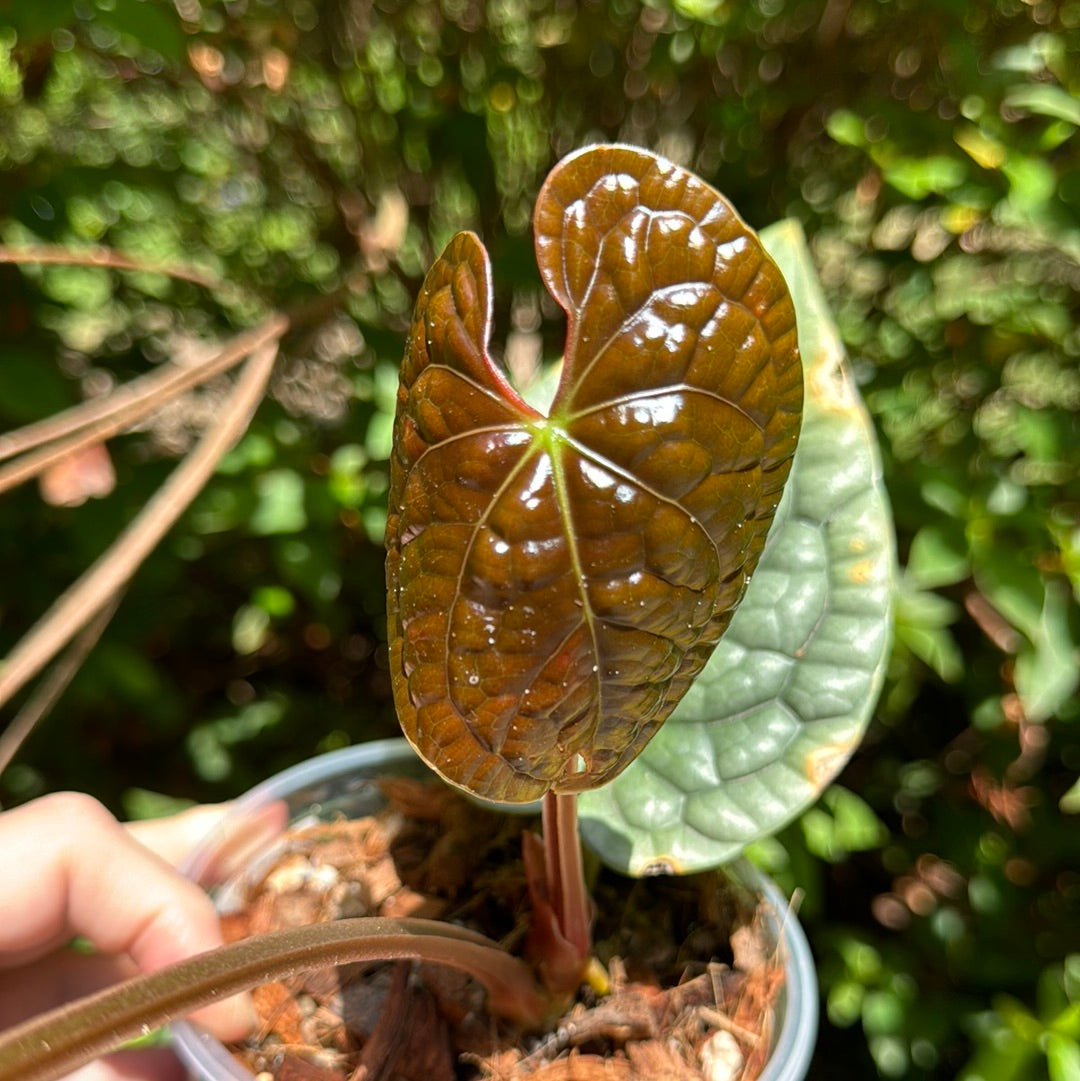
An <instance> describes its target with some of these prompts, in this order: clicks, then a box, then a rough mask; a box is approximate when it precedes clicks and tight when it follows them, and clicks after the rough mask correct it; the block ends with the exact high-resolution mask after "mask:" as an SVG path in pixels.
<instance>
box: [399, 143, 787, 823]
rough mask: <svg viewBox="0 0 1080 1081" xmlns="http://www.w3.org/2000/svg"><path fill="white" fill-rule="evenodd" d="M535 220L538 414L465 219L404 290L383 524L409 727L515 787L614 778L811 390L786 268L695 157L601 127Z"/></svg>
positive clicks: (731, 580)
mask: <svg viewBox="0 0 1080 1081" xmlns="http://www.w3.org/2000/svg"><path fill="white" fill-rule="evenodd" d="M535 233H536V252H537V258H538V261H539V265H540V270H541V274H542V275H543V278H544V281H545V283H546V285H547V287H548V289H549V290H550V291H551V293H552V295H553V296H554V297H555V298H556V299H557V300H558V302H559V303H560V304H561V305H562V306H563V308H564V309H565V310H566V313H567V316H568V334H567V347H566V356H565V362H564V368H563V373H562V378H561V381H560V384H559V387H558V390H557V392H556V395H555V399H554V402H553V404H552V407H551V410H550V415H549V416H547V417H545V416H543V415H542V414H540V413H537V412H536V411H535V410H533V409H531V408H530V407H529V406H528V405H526V404H525V403H524V402H523V401H522V400H521V398H520V397H519V396H518V395H517V394H516V393H515V391H514V390H513V389H512V388H511V387H510V385H509V384H508V383H507V381H506V379H505V377H504V376H503V375H502V374H501V373H500V372H499V371H498V369H496V368H495V366H494V365H493V363H492V361H491V359H490V357H489V356H488V353H487V341H488V336H489V332H490V321H491V314H490V309H491V282H490V270H489V266H488V261H487V256H486V253H485V252H484V250H483V248H482V246H481V245H480V242H479V240H478V239H477V238H476V237H475V236H474V235H472V234H470V233H462V234H459V235H458V236H457V237H455V238H454V240H452V241H451V243H450V245H449V246H448V247H447V249H446V251H445V252H444V253H443V255H442V256H441V257H440V259H439V260H438V261H437V262H436V263H435V265H434V266H433V267H432V268H431V271H430V272H429V274H428V276H427V279H426V280H425V282H424V286H423V289H422V291H421V293H420V297H419V299H418V301H417V305H416V312H415V316H414V319H413V324H412V329H411V332H410V335H409V340H408V346H407V351H406V356H405V360H404V363H403V366H402V372H401V383H400V388H399V392H398V403H397V417H396V422H395V429H394V452H393V460H392V463H391V469H392V472H391V490H390V507H389V519H388V523H387V547H388V560H387V580H388V586H389V604H388V609H389V611H388V614H389V636H390V663H391V671H392V676H393V680H394V691H395V700H396V704H397V709H398V714H399V717H400V720H401V724H402V728H403V729H404V731H405V734H406V736H407V737H408V738H409V740H410V742H411V743H412V744H413V745H414V746H415V747H416V749H417V750H418V751H419V753H420V754H421V756H422V757H423V758H425V759H426V760H427V761H428V762H429V763H430V764H431V765H432V766H433V767H434V768H435V769H436V770H438V771H439V772H440V773H442V774H443V775H444V776H445V777H446V778H447V779H448V780H450V781H452V782H454V783H455V784H458V785H461V786H462V787H465V788H467V789H470V790H471V791H473V792H475V793H477V794H479V795H481V796H485V797H487V798H491V799H499V800H506V801H510V802H523V801H527V800H530V799H535V798H536V797H538V796H540V795H541V794H543V793H544V792H545V791H547V790H548V789H554V790H557V791H574V790H581V789H585V788H591V787H594V786H596V785H599V784H602V783H604V782H605V781H607V780H610V779H611V778H612V777H614V776H615V775H617V774H618V773H619V772H620V771H621V770H622V769H623V768H624V767H625V766H627V765H628V764H629V763H630V762H631V761H632V760H633V758H634V757H635V756H636V755H637V754H638V752H639V751H640V750H641V749H642V748H643V747H644V746H645V744H646V743H647V742H648V740H649V738H650V737H651V736H652V734H653V733H654V732H655V731H656V730H657V728H658V727H659V726H660V725H661V724H662V723H663V721H664V719H665V718H666V717H667V716H668V714H669V713H670V712H671V710H672V709H673V708H674V706H675V704H676V703H677V702H678V700H679V699H680V698H681V697H682V695H683V693H684V692H685V691H686V689H687V687H688V686H689V684H690V682H691V681H692V680H693V678H694V676H695V675H696V674H697V673H698V672H699V671H700V669H701V666H702V665H703V664H704V662H705V660H706V659H707V657H708V656H709V654H710V653H711V652H712V649H713V647H714V646H715V644H716V642H717V640H718V639H719V638H720V636H721V634H722V633H723V631H724V629H725V627H726V626H727V624H728V622H729V620H730V618H731V615H732V613H733V611H734V609H735V606H736V605H737V604H738V602H739V599H740V597H741V596H742V593H743V590H744V588H745V585H746V581H747V579H748V578H749V575H750V574H751V573H752V571H753V568H754V566H755V564H756V562H757V558H758V556H759V554H760V552H761V548H762V545H763V543H764V540H765V534H766V531H767V529H768V526H769V523H770V521H771V520H772V516H773V513H774V512H775V509H776V506H777V504H778V502H779V499H780V495H781V490H782V488H783V484H784V481H785V479H786V477H787V474H788V471H789V469H790V464H791V457H792V454H793V452H794V449H795V442H796V438H797V436H798V428H799V417H800V412H801V405H802V375H801V369H800V365H799V360H798V352H797V346H796V337H795V316H794V309H793V307H792V303H791V300H790V297H789V295H788V291H787V287H786V286H785V284H784V281H783V278H782V277H781V275H780V272H779V271H778V270H777V268H776V266H775V265H774V264H773V263H772V261H771V260H770V259H769V258H768V257H767V256H766V255H765V253H764V251H763V249H762V248H761V245H760V243H759V242H758V240H757V238H756V237H755V236H754V235H753V233H751V232H750V231H749V230H748V228H747V227H746V226H745V225H744V224H743V223H742V222H741V221H740V220H739V218H738V217H737V216H736V214H735V212H734V211H733V210H732V209H731V207H730V206H729V205H728V204H727V203H726V202H725V201H724V199H723V198H722V197H721V196H720V195H719V194H718V193H717V192H715V191H714V190H713V189H712V188H710V187H709V186H708V185H706V184H705V183H703V182H702V181H701V180H699V179H698V178H697V177H695V176H693V175H692V174H690V173H688V172H686V171H684V170H682V169H680V168H678V167H676V166H674V165H672V164H671V163H670V162H667V161H665V160H664V159H662V158H658V157H656V156H655V155H653V154H651V153H649V152H647V151H644V150H639V149H635V148H631V147H625V146H601V147H592V148H589V149H587V150H584V151H581V152H579V153H577V154H575V155H572V156H571V157H569V158H566V159H564V160H563V161H562V162H561V163H560V164H559V165H558V166H556V168H555V170H554V171H553V172H552V173H551V175H550V176H549V177H548V180H547V182H546V183H545V185H544V187H543V189H542V190H541V192H540V196H539V198H538V200H537V205H536V215H535Z"/></svg>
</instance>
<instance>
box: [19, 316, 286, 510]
mask: <svg viewBox="0 0 1080 1081" xmlns="http://www.w3.org/2000/svg"><path fill="white" fill-rule="evenodd" d="M291 322H292V320H291V319H290V318H289V317H288V316H286V315H282V314H280V313H278V314H275V315H272V316H270V318H269V319H267V320H265V321H264V322H263V323H261V324H260V325H259V326H258V327H256V328H255V329H254V330H249V331H246V332H245V333H243V334H238V335H237V336H236V337H235V338H233V339H232V340H231V341H230V342H229V343H228V344H227V345H226V346H225V348H224V349H222V350H221V351H220V352H218V353H215V354H214V355H213V356H211V357H208V358H207V359H206V360H205V361H204V362H202V363H201V364H195V365H192V366H191V367H181V366H179V365H177V364H169V365H166V366H165V367H163V368H160V369H157V370H155V371H152V372H148V373H147V374H146V375H142V376H139V377H138V378H137V379H133V380H131V381H130V382H129V383H125V384H124V385H123V386H121V387H118V388H117V389H116V390H115V391H113V392H112V393H111V394H109V395H107V396H105V397H102V398H93V399H91V400H90V401H87V402H81V403H80V404H79V405H75V406H72V407H71V408H70V409H65V410H64V411H63V412H61V413H56V414H54V415H53V416H51V417H46V418H45V419H44V420H40V421H36V422H34V423H33V424H27V425H25V426H24V427H22V428H18V429H16V430H15V431H14V432H9V433H7V434H6V435H0V460H2V459H4V458H11V457H13V456H14V455H18V454H24V453H25V452H26V451H28V450H31V449H33V448H34V447H37V446H41V445H42V444H43V443H50V442H52V441H53V440H57V439H61V438H63V437H65V436H71V438H70V439H65V440H64V442H62V443H58V444H57V445H55V446H51V447H46V448H44V449H43V450H41V451H40V452H38V453H37V454H34V455H27V456H26V457H25V458H23V459H21V460H20V461H16V462H13V463H12V464H11V465H9V466H6V467H4V468H3V469H0V492H5V491H7V490H8V489H9V488H13V487H15V486H16V485H18V484H21V483H22V482H23V481H26V480H29V479H30V478H31V477H33V476H36V475H37V474H38V473H40V472H41V471H42V470H44V469H47V468H48V467H49V466H50V465H53V464H54V463H55V462H57V461H59V460H60V459H61V458H64V457H66V456H67V455H69V454H71V453H73V452H75V451H77V450H80V449H81V448H82V447H85V446H88V445H89V444H91V443H100V442H102V441H103V440H105V439H107V438H108V437H109V436H111V435H115V434H116V433H117V432H119V431H122V430H123V429H124V428H127V427H129V426H130V425H132V424H134V423H135V422H136V421H138V420H140V419H142V418H143V417H144V416H146V415H147V414H149V413H152V412H153V411H154V410H155V409H157V408H158V407H159V406H160V405H161V404H162V403H163V402H164V401H165V400H166V399H168V398H171V397H174V396H175V395H177V394H181V393H183V392H184V391H186V390H190V389H191V388H192V387H194V386H198V385H199V384H200V383H205V382H206V381H207V380H208V379H212V378H213V377H214V376H215V375H219V374H220V373H221V372H224V371H228V369H229V368H231V367H233V366H234V365H236V364H239V362H240V361H241V360H243V359H244V357H246V356H249V355H250V354H251V353H252V352H253V351H254V350H256V349H259V348H261V347H262V346H263V345H265V344H266V343H267V342H270V341H277V340H278V339H279V338H280V337H281V336H282V335H283V334H284V333H285V331H286V330H288V329H289V326H290V325H291ZM80 429H84V430H83V431H80ZM73 433H78V434H73Z"/></svg>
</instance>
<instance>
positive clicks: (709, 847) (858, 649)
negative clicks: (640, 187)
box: [580, 222, 895, 874]
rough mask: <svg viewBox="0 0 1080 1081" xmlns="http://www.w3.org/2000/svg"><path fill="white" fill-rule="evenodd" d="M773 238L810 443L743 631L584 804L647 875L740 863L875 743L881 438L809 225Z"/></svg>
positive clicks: (885, 513) (594, 841)
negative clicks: (863, 742) (827, 293)
mask: <svg viewBox="0 0 1080 1081" xmlns="http://www.w3.org/2000/svg"><path fill="white" fill-rule="evenodd" d="M762 241H763V243H765V244H766V246H767V248H768V250H769V252H770V253H771V254H772V255H773V257H774V258H775V259H776V260H777V262H778V263H779V265H780V267H781V268H782V270H783V271H784V273H785V276H786V277H787V280H788V285H789V287H790V288H791V292H792V296H793V298H794V300H795V305H796V310H797V312H798V318H799V336H800V346H801V350H802V353H803V358H804V364H805V367H806V403H805V412H804V421H803V432H802V436H801V438H800V442H799V448H798V450H797V452H796V455H795V465H794V467H793V469H792V474H791V479H790V481H789V482H788V488H787V490H786V492H785V494H784V499H783V501H782V503H781V505H780V509H779V511H778V512H777V515H776V520H775V522H774V525H773V529H772V532H771V533H770V535H769V539H768V542H767V544H766V547H765V552H764V554H763V555H762V558H761V563H760V564H759V566H758V570H757V572H756V574H755V575H754V577H753V578H752V579H751V580H750V586H749V588H748V590H747V594H746V597H745V599H744V600H743V603H742V605H741V607H740V608H739V610H738V611H737V612H736V614H735V617H734V619H733V620H732V622H731V626H730V627H729V628H728V632H727V634H726V635H725V637H724V638H723V640H722V641H721V642H720V644H719V646H718V647H717V649H716V652H715V653H714V654H713V656H712V658H711V660H710V661H709V663H708V665H707V666H706V668H705V670H704V672H703V673H702V675H701V677H700V678H699V679H698V681H697V683H696V684H695V685H694V686H693V687H692V688H691V689H690V691H689V692H688V693H687V695H686V697H685V698H684V699H683V701H682V703H681V704H680V705H679V707H678V708H677V709H676V710H675V712H674V713H673V714H672V716H671V718H670V720H669V721H668V723H667V725H666V726H665V727H664V728H663V729H662V730H661V731H660V733H659V734H658V735H657V736H656V738H655V739H654V740H653V742H652V743H651V744H650V745H649V746H648V747H647V748H646V749H645V751H644V752H643V753H642V755H641V756H640V757H639V758H638V760H637V761H636V762H635V763H634V764H633V766H631V767H630V769H628V770H627V771H626V772H625V773H624V774H623V775H622V776H621V777H618V778H616V780H615V781H614V782H613V783H612V784H610V785H607V786H606V787H604V788H602V789H599V790H597V791H594V792H589V793H586V794H584V795H583V796H582V799H581V807H580V814H581V820H582V831H583V834H584V837H585V840H586V841H587V842H588V844H589V845H590V846H591V847H592V848H593V849H595V850H596V851H597V852H598V853H599V855H600V856H601V857H602V858H603V859H604V860H605V861H606V862H609V863H611V864H613V865H614V866H616V867H618V868H620V869H623V870H626V871H628V872H629V873H632V874H643V873H648V872H652V871H657V870H674V871H679V872H687V871H693V870H697V869H701V868H704V867H709V866H715V865H717V864H720V863H723V862H725V861H726V860H729V859H731V858H733V857H734V856H735V855H737V854H738V853H739V852H740V851H741V850H742V849H743V848H744V847H745V846H746V845H748V844H750V843H751V842H752V841H754V840H756V839H758V838H760V837H763V836H765V835H768V834H771V833H773V832H775V831H776V830H777V829H779V828H780V827H781V826H782V825H784V824H785V823H786V822H788V821H789V820H790V819H791V818H793V817H794V816H795V815H796V814H798V813H799V812H800V811H801V810H803V809H804V808H805V807H807V806H808V805H809V804H810V803H811V802H812V801H813V800H814V799H815V798H816V796H817V795H818V793H819V792H820V791H821V790H822V788H823V787H824V786H825V785H826V784H827V783H828V782H829V781H830V780H831V779H832V778H833V777H834V776H835V775H836V773H837V772H838V770H839V769H840V767H841V766H842V765H843V764H844V762H845V761H846V760H847V758H848V756H849V755H850V754H851V752H852V751H853V750H854V748H855V747H856V745H857V744H858V742H859V740H860V739H861V737H862V733H863V730H864V728H865V726H866V723H867V721H868V720H869V717H870V714H871V712H872V711H873V708H874V705H875V703H876V701H877V697H878V693H879V691H880V688H881V684H882V680H883V678H884V670H885V662H886V658H887V654H888V648H889V639H890V626H891V615H892V592H893V580H894V561H895V554H894V545H893V536H892V523H891V519H890V515H889V509H888V502H887V499H886V496H885V492H884V490H883V488H882V484H881V471H880V464H879V460H878V453H877V449H876V442H875V438H874V434H873V429H872V426H871V424H870V421H869V418H868V417H867V415H866V413H865V411H864V409H863V407H862V403H861V402H860V400H859V398H858V395H857V393H856V391H855V389H854V387H853V385H852V384H851V382H850V378H849V376H848V374H847V372H846V367H845V364H844V354H843V349H842V347H841V345H840V341H839V338H838V336H837V333H836V330H835V327H834V324H833V322H832V318H831V315H830V313H829V311H828V308H827V307H826V304H825V301H824V299H823V296H822V294H821V291H820V287H819V285H818V283H817V278H816V274H815V272H814V269H813V265H812V263H811V260H810V255H809V252H808V250H807V248H806V244H805V241H804V240H803V237H802V233H801V230H800V229H799V227H798V226H797V225H795V224H793V223H790V222H783V223H780V224H779V225H776V226H773V227H771V228H770V229H767V230H765V231H764V232H763V233H762Z"/></svg>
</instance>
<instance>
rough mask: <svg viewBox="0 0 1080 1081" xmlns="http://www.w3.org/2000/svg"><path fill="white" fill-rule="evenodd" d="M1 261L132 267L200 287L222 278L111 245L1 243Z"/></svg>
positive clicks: (210, 286) (218, 283)
mask: <svg viewBox="0 0 1080 1081" xmlns="http://www.w3.org/2000/svg"><path fill="white" fill-rule="evenodd" d="M0 263H12V264H14V265H15V266H29V265H35V264H36V265H38V266H87V267H103V268H105V269H106V270H132V271H135V272H137V273H139V274H163V275H165V277H168V278H176V279H177V280H178V281H185V282H191V284H192V285H198V286H201V287H202V288H203V289H220V288H221V281H220V280H219V279H218V278H215V277H212V276H211V275H209V274H207V273H206V272H205V271H202V270H198V269H197V268H195V267H189V266H183V265H182V264H178V263H159V262H145V261H144V260H142V259H136V258H135V257H134V256H131V255H124V253H123V252H118V251H115V250H113V249H112V248H86V249H83V250H79V249H74V250H73V249H71V248H66V247H64V246H63V245H61V244H28V245H26V246H25V247H12V246H11V245H9V244H0Z"/></svg>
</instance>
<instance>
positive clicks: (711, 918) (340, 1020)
mask: <svg viewBox="0 0 1080 1081" xmlns="http://www.w3.org/2000/svg"><path fill="white" fill-rule="evenodd" d="M381 787H382V788H383V790H384V792H385V794H386V797H387V807H386V809H385V810H384V811H382V812H380V813H379V814H377V815H374V816H372V817H366V818H360V819H356V820H342V821H338V822H331V823H320V824H318V825H314V826H309V827H306V828H303V829H296V830H293V831H291V832H290V833H288V834H287V835H286V836H285V839H284V841H283V843H282V844H281V846H280V849H279V850H277V852H276V855H275V856H274V858H273V860H272V862H271V864H270V866H269V869H268V870H265V872H264V873H263V874H262V878H261V880H260V881H259V882H258V883H257V884H256V885H255V887H254V888H253V889H252V890H251V891H250V892H249V894H248V895H247V898H246V901H245V903H244V904H243V905H242V906H241V908H240V910H239V911H236V912H233V913H230V914H228V915H226V916H225V917H223V918H224V921H225V930H226V937H227V938H229V939H232V940H235V939H239V938H243V937H246V936H248V935H252V934H258V933H260V932H263V931H268V930H273V929H277V928H282V927H292V926H296V925H299V924H307V923H316V922H319V921H323V920H333V919H338V918H344V917H349V916H424V917H428V918H431V919H444V920H449V921H452V922H454V923H458V924H461V925H463V926H467V927H470V928H472V929H474V930H477V931H480V932H482V933H483V934H486V935H488V936H489V937H491V938H493V939H495V940H497V941H499V942H500V943H502V944H503V945H505V946H506V947H507V948H508V949H509V950H511V951H512V952H516V951H517V950H518V949H519V948H520V947H521V946H522V944H523V942H524V939H525V937H526V935H527V932H528V928H529V901H528V894H527V889H526V882H525V874H524V870H523V866H522V860H521V846H522V841H521V835H522V833H523V831H524V830H526V829H535V828H537V826H536V822H535V820H533V819H530V818H528V817H524V816H517V815H498V814H493V813H490V812H487V811H484V810H481V809H478V808H477V807H476V806H475V805H473V804H472V803H470V802H469V801H467V800H466V799H465V798H464V797H462V796H461V795H459V794H458V793H457V792H455V791H452V790H450V789H449V788H447V787H446V786H444V785H441V784H438V783H429V782H422V781H413V780H405V779H399V778H394V779H390V780H385V781H383V782H381ZM590 889H591V893H592V897H593V900H594V904H595V910H596V919H595V923H594V938H595V945H594V957H595V964H594V966H593V967H594V970H595V972H594V976H593V978H592V979H591V980H590V985H587V986H584V987H583V988H582V991H581V993H580V994H579V996H578V999H577V1001H576V1002H575V1003H574V1004H573V1005H572V1007H571V1008H570V1009H569V1010H568V1011H567V1013H566V1014H565V1015H564V1016H563V1017H562V1019H561V1020H560V1021H559V1022H558V1023H557V1024H556V1025H555V1026H553V1028H552V1029H551V1031H550V1032H548V1033H547V1034H541V1035H536V1034H523V1033H521V1032H516V1031H514V1030H513V1028H512V1027H511V1026H509V1025H508V1024H507V1023H506V1022H504V1021H500V1020H498V1019H495V1018H493V1017H491V1016H490V1015H489V1014H488V1013H487V1011H486V1009H485V995H484V992H483V990H482V989H481V988H480V987H479V986H478V985H476V984H475V983H474V982H473V981H472V980H471V979H470V978H468V977H467V976H463V975H461V974H459V973H456V972H453V971H451V970H449V969H446V968H444V967H441V966H435V965H427V964H413V963H411V962H394V963H390V964H384V965H364V966H358V965H352V966H343V967H340V968H337V969H325V970H322V971H317V972H309V973H306V974H304V975H302V976H298V977H296V978H295V979H294V980H292V981H290V982H288V983H287V984H286V983H273V984H267V985H265V986H263V987H260V988H258V989H257V990H256V991H255V993H254V994H255V1003H256V1010H257V1013H258V1015H259V1018H260V1025H259V1029H258V1031H257V1032H256V1033H255V1035H254V1036H253V1037H252V1038H251V1039H250V1040H249V1041H247V1042H246V1043H245V1044H243V1045H238V1046H236V1047H234V1048H233V1052H234V1054H235V1056H236V1057H237V1058H238V1059H239V1061H241V1062H242V1063H243V1064H244V1065H245V1066H246V1067H247V1068H248V1069H249V1070H251V1072H252V1073H253V1074H255V1075H256V1077H257V1078H258V1079H259V1081H271V1079H274V1081H376V1079H377V1081H477V1079H485V1081H521V1079H524V1078H529V1079H531V1081H623V1079H625V1081H631V1079H633V1081H661V1079H663V1081H754V1079H755V1078H757V1076H758V1073H759V1072H760V1070H761V1067H762V1065H763V1063H764V1060H765V1059H766V1057H767V1054H768V1050H769V1044H770V1042H771V1041H770V1037H771V1018H772V1016H773V1007H774V1003H775V999H776V996H777V994H778V993H779V990H780V988H781V985H782V982H783V969H782V959H781V958H779V957H777V956H776V955H775V952H774V951H773V949H772V947H771V946H770V945H769V943H770V941H771V936H770V935H769V934H768V933H767V931H766V930H765V927H764V916H763V914H762V913H761V912H759V911H757V909H756V908H755V901H754V899H753V898H752V897H750V896H749V895H748V894H747V893H746V892H745V891H744V890H741V888H739V887H736V886H733V885H732V884H731V883H729V882H728V881H727V880H726V879H725V878H723V877H722V876H720V875H716V874H706V875H692V876H686V877H681V878H668V877H656V878H646V879H628V878H624V877H622V876H619V875H616V874H614V873H613V872H609V871H607V870H602V869H597V870H596V873H595V876H594V877H593V880H592V881H590ZM604 984H607V985H608V986H607V988H606V990H605V993H598V991H597V990H596V989H595V988H596V987H597V986H599V987H601V988H602V989H603V988H604Z"/></svg>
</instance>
